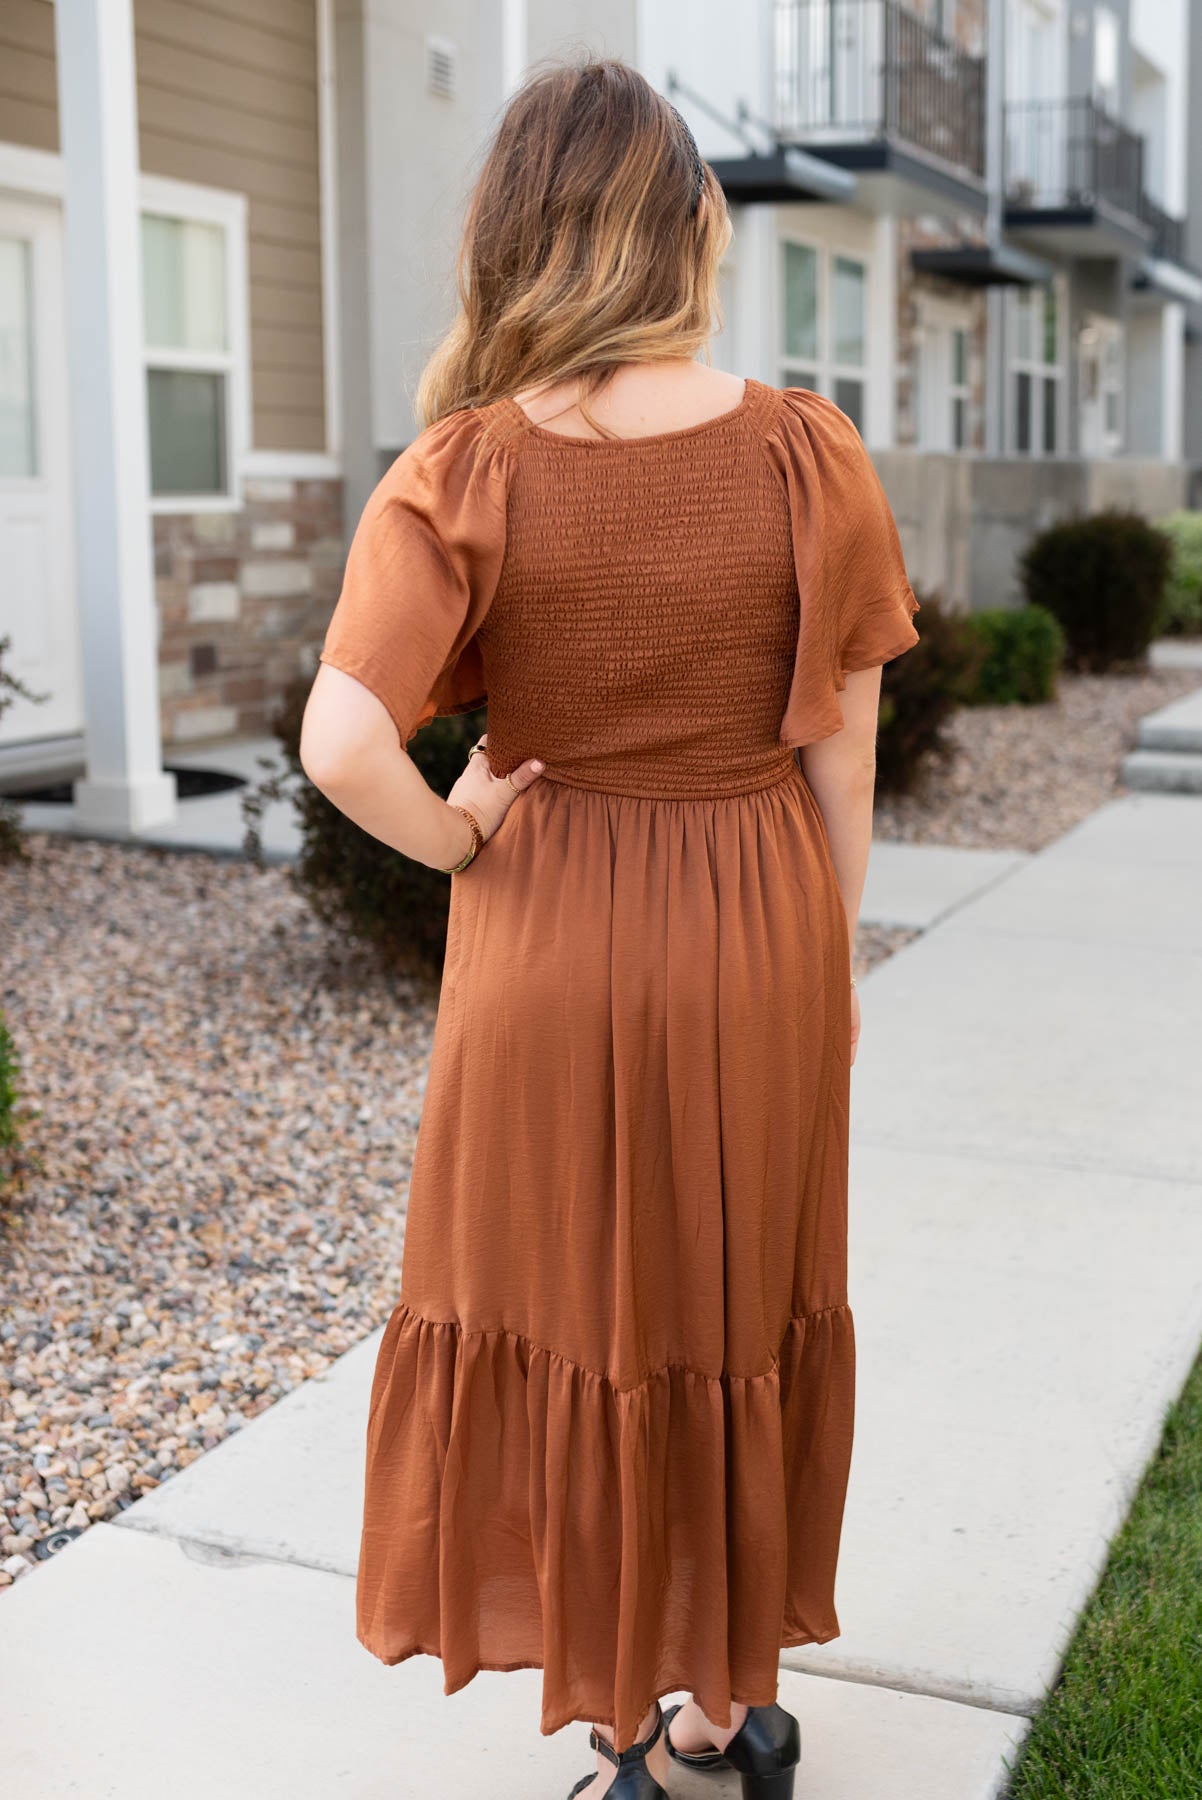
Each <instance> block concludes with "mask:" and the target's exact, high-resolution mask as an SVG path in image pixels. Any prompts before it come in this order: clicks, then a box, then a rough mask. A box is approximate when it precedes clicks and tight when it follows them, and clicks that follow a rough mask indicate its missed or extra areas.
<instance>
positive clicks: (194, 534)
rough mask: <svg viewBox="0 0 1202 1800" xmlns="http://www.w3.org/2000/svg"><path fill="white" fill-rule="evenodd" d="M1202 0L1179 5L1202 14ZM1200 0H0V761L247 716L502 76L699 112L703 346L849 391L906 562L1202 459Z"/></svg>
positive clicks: (974, 557)
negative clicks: (5, 678) (14, 689)
mask: <svg viewBox="0 0 1202 1800" xmlns="http://www.w3.org/2000/svg"><path fill="white" fill-rule="evenodd" d="M1194 10H1196V9H1194ZM1190 13H1191V7H1190V5H1189V0H1106V3H1105V4H1095V0H906V3H905V4H902V0H439V4H437V5H435V4H434V0H372V4H371V5H370V6H369V5H368V4H367V0H256V4H255V5H254V6H253V7H249V8H248V7H246V6H245V5H244V4H241V0H192V3H190V4H187V5H185V4H182V3H181V0H57V4H51V0H0V636H4V635H8V636H9V637H10V638H11V639H12V646H13V647H12V650H11V652H10V655H9V666H10V667H13V668H15V670H16V672H17V673H19V674H21V675H22V676H23V677H24V678H25V679H26V680H27V681H29V683H30V685H31V686H33V687H34V688H35V689H38V690H40V691H42V692H44V693H46V694H48V696H49V699H48V700H47V701H46V702H45V704H43V705H42V706H37V707H35V706H33V705H31V704H28V703H24V702H22V703H20V704H18V705H16V706H14V707H12V708H11V709H10V710H9V711H8V712H6V713H4V714H3V715H2V716H0V782H3V781H5V780H9V781H10V782H11V780H12V779H13V778H18V777H19V778H24V779H28V778H29V777H30V776H31V775H40V774H48V773H52V772H54V771H56V770H57V771H60V772H62V773H65V774H68V775H81V776H82V782H81V785H80V786H79V787H78V788H77V807H78V810H79V811H80V814H81V816H82V817H83V818H85V819H87V818H89V817H90V818H92V819H94V820H96V821H97V822H98V823H102V824H106V825H108V826H110V827H115V828H118V829H129V830H133V831H136V830H137V829H138V828H139V826H140V825H141V824H146V823H150V822H153V821H154V820H156V819H159V818H161V817H163V816H166V815H168V814H169V813H170V810H171V808H172V806H173V805H174V797H173V784H172V781H171V778H170V776H169V775H165V774H164V771H163V768H162V759H163V750H164V746H166V747H167V748H168V750H170V748H171V747H172V746H176V745H180V744H183V743H189V744H194V743H197V742H200V743H204V742H206V741H214V740H218V739H221V738H225V737H230V736H246V735H251V734H254V733H257V732H261V731H262V730H263V729H264V728H265V726H266V724H267V722H268V719H269V717H270V715H271V712H272V710H273V708H274V706H275V704H276V703H277V702H278V699H279V696H280V694H281V693H282V691H283V689H284V688H285V686H286V685H287V683H288V682H289V681H290V680H291V679H292V678H293V677H294V676H295V675H297V674H299V673H304V672H306V671H308V670H311V668H312V667H313V665H314V659H315V656H316V651H317V649H318V648H319V646H320V642H321V638H322V635H323V633H324V627H325V622H326V620H327V618H328V616H329V612H330V609H331V607H332V605H333V601H334V598H335V596H336V593H337V589H338V582H339V576H340V570H341V561H342V556H343V552H344V545H345V539H346V536H347V534H348V532H349V530H350V529H351V528H353V525H354V523H355V521H356V519H357V517H358V514H359V511H360V508H361V506H362V504H363V501H364V500H365V499H366V496H367V494H368V492H369V491H370V489H371V487H372V486H373V485H374V483H375V481H376V480H377V479H378V477H379V475H380V473H381V472H382V471H383V469H384V468H385V467H386V466H387V464H388V462H389V461H390V460H391V459H392V457H394V456H395V455H396V454H397V453H398V452H399V451H400V450H401V449H402V448H403V447H404V446H405V445H406V444H407V443H408V442H410V441H411V439H412V437H413V436H414V435H415V434H416V431H417V429H418V422H417V420H416V419H415V417H414V414H413V408H412V393H413V388H414V383H415V381H416V377H417V374H418V371H419V369H420V367H421V364H422V363H423V361H424V360H425V357H426V356H427V354H428V353H429V350H430V348H431V347H432V346H433V344H434V342H435V341H436V340H437V338H438V336H439V335H440V333H441V331H442V329H443V328H444V326H445V324H446V322H447V321H448V319H449V317H450V315H451V311H452V307H453V303H454V271H453V259H454V253H455V249H456V245H457V240H458V234H459V227H460V221H461V217H462V209H463V202H464V200H465V197H466V194H467V192H468V189H469V186H470V182H471V179H472V176H473V174H474V172H475V169H476V167H477V165H478V160H479V156H480V152H481V150H482V148H483V145H484V143H485V142H486V141H487V137H488V134H489V131H490V129H491V126H492V124H493V122H494V120H495V118H496V115H497V113H498V110H499V108H500V107H501V105H502V104H503V102H504V99H505V97H506V95H507V94H508V93H509V92H510V91H511V89H512V88H513V87H514V86H515V85H516V83H517V82H518V81H519V80H520V79H521V77H522V75H523V74H524V72H525V71H526V70H527V69H528V68H529V67H530V66H531V64H533V63H536V62H538V61H539V60H540V59H541V58H543V57H546V56H555V55H565V54H571V53H573V52H575V51H578V50H580V49H582V48H585V47H587V48H591V49H594V50H596V51H599V52H603V53H608V54H614V55H620V56H623V57H626V58H627V59H628V60H630V61H632V62H634V63H636V64H637V66H638V67H640V68H641V69H642V70H643V72H644V73H645V74H646V75H647V76H648V78H649V79H650V80H651V81H652V82H653V83H654V84H655V85H656V86H657V87H659V88H660V89H661V90H662V91H664V92H665V93H667V94H669V95H670V96H671V98H672V99H673V101H674V102H675V104H676V105H677V106H678V107H679V108H680V110H681V111H682V112H683V113H684V114H685V115H686V117H688V118H689V120H690V123H691V124H692V126H693V128H694V130H695V132H696V134H697V137H698V141H699V143H700V146H701V149H702V152H703V154H704V155H706V157H707V158H708V159H709V160H710V161H711V162H712V163H713V164H714V166H715V169H716V170H717V172H718V174H719V177H720V179H721V181H722V183H723V186H724V189H725V192H726V194H727V198H728V202H729V204H730V207H731V211H732V217H733V220H734V225H735V234H734V241H733V243H732V246H731V250H730V253H729V255H728V257H727V259H726V262H725V265H724V267H723V270H722V273H721V289H722V305H723V314H724V325H723V329H722V331H721V333H720V335H719V337H718V339H717V341H716V345H715V352H714V353H715V358H716V360H718V361H720V362H721V363H722V364H723V365H724V366H726V367H729V368H731V369H733V370H736V371H738V372H740V373H744V374H748V375H754V376H757V377H759V378H760V379H762V380H765V381H770V382H774V383H778V384H786V383H788V384H801V385H805V386H811V387H814V388H816V389H818V390H819V391H821V392H823V393H825V394H828V395H830V396H831V398H833V399H834V400H835V401H836V402H837V403H838V404H839V405H840V406H841V407H843V408H844V410H845V411H847V412H848V413H849V414H850V415H851V416H852V417H853V418H854V419H855V421H856V423H857V425H858V426H859V428H860V430H861V432H862V434H863V436H864V439H865V442H866V443H867V445H868V447H869V450H870V451H871V453H872V455H873V457H874V460H875V461H876V463H877V466H878V468H879V470H880V472H881V475H882V478H883V480H884V482H885V485H886V488H887V490H888V492H889V495H890V498H891V500H892V502H893V505H894V509H895V512H896V513H897V516H898V520H899V524H900V526H901V529H902V535H903V539H904V541H905V546H906V551H907V558H908V561H909V563H910V566H911V573H912V575H913V576H914V578H915V580H916V581H917V582H918V583H919V584H921V585H923V586H925V587H927V588H928V589H938V590H939V591H941V592H942V593H944V594H945V595H946V596H947V597H948V598H949V599H950V600H951V601H952V602H953V603H956V604H960V605H966V606H981V605H986V604H997V603H1002V602H1004V601H1006V600H1007V599H1010V598H1013V597H1014V560H1015V556H1016V554H1017V552H1018V550H1019V549H1020V548H1021V546H1022V544H1023V543H1024V542H1025V541H1026V538H1027V537H1028V536H1029V535H1030V533H1031V531H1032V530H1034V529H1035V528H1037V527H1038V526H1039V525H1040V524H1041V523H1043V522H1045V521H1047V520H1049V519H1050V518H1053V517H1056V516H1059V515H1062V514H1064V513H1066V512H1068V511H1071V510H1074V509H1092V508H1094V507H1097V506H1100V505H1103V504H1106V503H1107V502H1109V501H1112V500H1113V501H1121V502H1123V503H1126V504H1132V505H1136V506H1138V507H1140V508H1141V509H1142V510H1144V511H1145V512H1147V513H1148V514H1149V515H1150V516H1155V515H1157V514H1158V513H1160V512H1163V511H1167V510H1169V509H1170V508H1171V507H1173V506H1176V505H1180V504H1184V503H1187V502H1188V501H1189V500H1190V499H1191V498H1193V497H1195V496H1196V488H1195V475H1196V471H1197V466H1198V464H1199V463H1200V462H1202V274H1200V273H1199V270H1200V269H1202V205H1200V196H1202V117H1199V118H1198V119H1197V120H1196V121H1195V120H1194V119H1191V116H1190V108H1189V105H1188V98H1189V93H1190V91H1191V86H1192V88H1193V90H1194V91H1195V92H1197V91H1202V22H1199V21H1198V20H1197V19H1193V20H1191V17H1190Z"/></svg>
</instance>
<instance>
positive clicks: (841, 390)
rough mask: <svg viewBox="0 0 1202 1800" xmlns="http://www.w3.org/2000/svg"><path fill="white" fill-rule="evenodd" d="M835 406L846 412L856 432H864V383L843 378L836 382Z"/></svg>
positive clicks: (837, 379) (838, 378) (840, 377)
mask: <svg viewBox="0 0 1202 1800" xmlns="http://www.w3.org/2000/svg"><path fill="white" fill-rule="evenodd" d="M835 405H836V406H837V407H838V408H839V410H840V411H841V412H845V413H846V414H847V416H848V418H849V419H850V420H851V422H852V424H853V425H854V426H855V428H856V430H857V431H858V432H860V433H861V434H862V433H863V430H864V383H863V382H862V381H851V380H849V379H847V378H845V377H843V376H839V377H837V378H836V380H835Z"/></svg>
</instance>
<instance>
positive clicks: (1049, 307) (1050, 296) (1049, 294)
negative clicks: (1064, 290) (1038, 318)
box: [1043, 287, 1060, 365]
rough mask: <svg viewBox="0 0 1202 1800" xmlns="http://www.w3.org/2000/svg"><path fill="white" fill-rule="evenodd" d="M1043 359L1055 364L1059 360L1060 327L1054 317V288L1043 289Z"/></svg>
mask: <svg viewBox="0 0 1202 1800" xmlns="http://www.w3.org/2000/svg"><path fill="white" fill-rule="evenodd" d="M1043 360H1044V362H1045V363H1051V364H1052V365H1055V364H1056V363H1057V362H1059V360H1060V327H1059V324H1058V322H1057V317H1056V290H1055V288H1054V287H1046V288H1045V289H1044V290H1043Z"/></svg>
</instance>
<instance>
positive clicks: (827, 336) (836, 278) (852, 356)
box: [779, 239, 868, 431]
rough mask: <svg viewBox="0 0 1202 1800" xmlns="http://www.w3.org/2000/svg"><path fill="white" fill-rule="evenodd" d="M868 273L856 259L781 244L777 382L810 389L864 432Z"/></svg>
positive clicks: (806, 246) (791, 243)
mask: <svg viewBox="0 0 1202 1800" xmlns="http://www.w3.org/2000/svg"><path fill="white" fill-rule="evenodd" d="M867 287H868V272H867V268H866V266H865V264H864V263H863V262H861V261H860V260H859V259H858V258H857V257H852V256H845V255H842V254H836V253H834V252H831V251H828V250H826V249H820V248H818V247H816V246H814V245H812V244H802V243H797V242H796V241H794V240H792V239H786V240H784V241H782V243H781V331H780V346H781V353H780V359H779V362H780V377H781V382H782V385H783V386H785V387H804V388H812V389H813V390H814V392H815V393H820V394H826V395H827V396H828V398H829V399H831V400H833V401H834V402H835V405H836V406H838V407H840V408H841V409H842V410H843V411H844V412H845V413H846V414H847V415H848V417H849V418H850V419H851V420H852V421H853V423H854V424H855V426H856V428H857V429H858V430H860V431H862V430H863V429H864V403H865V389H866V379H867V363H868V355H867V344H868V326H867Z"/></svg>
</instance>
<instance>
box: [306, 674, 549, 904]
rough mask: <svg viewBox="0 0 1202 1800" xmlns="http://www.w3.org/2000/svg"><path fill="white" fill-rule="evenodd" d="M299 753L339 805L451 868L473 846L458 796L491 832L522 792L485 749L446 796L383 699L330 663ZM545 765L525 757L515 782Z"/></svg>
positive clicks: (402, 845) (387, 838) (376, 832)
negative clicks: (403, 741)
mask: <svg viewBox="0 0 1202 1800" xmlns="http://www.w3.org/2000/svg"><path fill="white" fill-rule="evenodd" d="M481 741H482V742H484V741H485V740H483V739H482V740H481ZM300 760H301V767H302V768H303V769H304V771H305V774H306V775H307V776H308V777H309V780H310V781H311V782H312V783H313V785H314V787H316V788H320V789H321V792H322V793H323V794H324V795H325V797H326V799H327V800H329V801H330V802H331V803H332V804H333V805H334V806H336V807H337V808H338V810H339V812H342V813H345V814H346V816H347V818H348V819H353V820H354V822H355V824H356V825H358V826H360V827H361V829H362V830H364V831H367V832H370V834H371V836H372V837H374V838H379V840H380V842H381V843H382V844H387V845H388V846H389V847H390V848H391V849H393V850H399V851H400V853H401V855H402V856H409V857H412V858H413V860H414V861H415V862H421V863H425V864H426V866H427V867H428V868H432V869H449V868H451V867H452V865H453V864H455V863H457V862H458V861H459V860H460V858H461V857H463V856H465V855H466V854H467V852H468V850H469V849H470V848H471V843H472V832H471V827H470V826H469V824H468V822H467V820H466V819H465V818H464V816H463V814H462V813H459V812H456V811H455V808H454V806H453V805H452V804H451V802H452V801H454V802H456V803H458V804H460V805H462V806H466V807H467V808H468V809H469V811H470V812H472V813H474V815H475V817H476V818H477V819H478V820H479V821H480V829H481V830H482V831H483V833H484V836H485V838H490V837H492V835H493V833H494V832H495V831H496V830H497V827H498V826H499V825H500V823H501V821H502V819H503V818H504V817H505V814H506V813H507V812H508V811H509V808H510V806H511V805H512V804H513V802H514V801H515V800H516V799H517V793H516V792H515V791H514V788H513V787H511V786H510V784H509V782H508V781H507V780H506V779H505V777H504V776H496V775H493V773H492V772H491V770H490V769H489V768H488V766H487V765H488V758H487V756H473V757H471V758H470V759H469V761H468V765H467V768H466V769H465V770H464V771H463V774H462V775H461V776H460V777H459V779H458V781H456V783H455V785H454V787H453V788H452V789H451V792H450V794H449V796H448V797H447V799H446V800H443V799H442V798H441V796H440V795H438V794H436V793H435V792H434V790H433V788H431V787H429V786H428V785H427V783H426V781H425V778H424V776H423V775H422V774H421V772H420V770H419V769H418V767H417V765H416V763H415V762H414V761H413V758H412V757H411V756H410V755H409V753H408V751H407V750H405V749H403V748H402V746H401V745H400V743H399V742H398V741H397V728H396V726H395V725H394V724H393V722H392V719H391V717H390V716H389V713H388V710H387V708H386V707H385V706H384V705H383V703H382V702H381V701H379V700H377V698H376V696H375V695H374V694H373V693H372V691H371V689H370V688H367V687H364V685H363V683H362V682H361V681H356V680H355V678H354V676H352V675H346V674H344V673H343V671H342V670H341V669H335V668H333V667H332V666H331V665H330V664H329V663H322V664H320V665H319V667H318V671H317V677H316V679H315V681H314V683H313V687H312V689H311V691H310V694H309V699H308V703H307V704H306V706H305V716H304V719H303V720H302V722H301V740H300ZM542 767H543V765H542V763H541V762H537V761H534V760H528V761H526V762H524V763H522V764H521V765H520V766H519V767H518V768H516V769H515V770H514V771H513V780H514V782H515V784H516V785H517V787H518V788H527V787H529V786H530V784H531V782H533V781H537V780H538V777H539V775H540V773H541V771H542Z"/></svg>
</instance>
